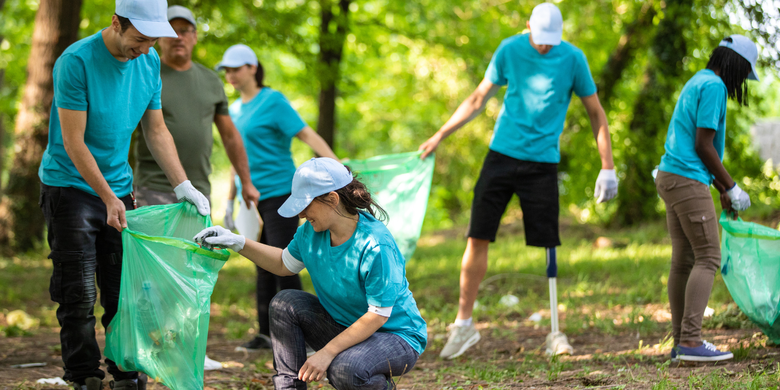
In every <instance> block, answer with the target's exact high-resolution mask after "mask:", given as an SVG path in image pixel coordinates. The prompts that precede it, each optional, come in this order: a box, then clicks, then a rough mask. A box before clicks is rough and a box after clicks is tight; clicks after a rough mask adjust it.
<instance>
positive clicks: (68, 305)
mask: <svg viewBox="0 0 780 390" xmlns="http://www.w3.org/2000/svg"><path fill="white" fill-rule="evenodd" d="M121 200H122V202H124V204H125V207H126V208H127V209H128V210H132V209H133V200H132V198H131V196H130V195H128V196H125V197H124V198H122V199H121ZM39 204H40V206H41V210H42V211H43V216H44V218H45V219H46V226H47V227H48V229H49V236H48V240H49V247H50V248H51V254H50V255H49V258H50V259H51V261H52V263H53V265H54V271H53V272H52V276H51V283H50V285H49V293H50V294H51V299H52V301H54V302H57V303H59V307H58V308H57V320H58V321H59V323H60V326H61V327H62V329H61V330H60V342H61V343H62V362H63V363H64V364H65V375H63V376H62V378H63V379H64V380H66V381H71V382H76V383H83V382H84V379H86V378H88V377H97V378H100V379H103V378H105V373H104V372H103V370H101V369H100V358H101V353H100V347H98V343H97V341H96V340H95V322H96V320H95V315H94V306H95V302H96V301H97V289H96V287H99V288H100V305H101V306H103V309H105V314H103V318H101V320H100V322H101V323H102V324H103V327H104V328H105V327H108V324H109V323H110V322H111V319H112V318H114V315H115V314H116V311H117V305H118V303H119V284H120V280H121V272H122V235H121V233H119V232H118V231H117V230H116V229H114V228H113V227H111V226H109V225H108V224H107V223H106V216H107V215H106V206H105V204H104V203H103V201H102V200H101V199H100V198H99V197H97V196H94V195H91V194H88V193H86V192H84V191H81V190H77V189H75V188H69V187H51V186H47V185H45V184H43V183H41V197H40V201H39ZM95 276H97V285H96V283H95ZM106 364H107V365H108V372H109V373H111V375H113V376H114V379H116V380H122V379H135V378H137V377H138V373H137V372H122V371H119V369H118V368H117V366H116V364H114V362H112V361H111V360H109V359H106Z"/></svg>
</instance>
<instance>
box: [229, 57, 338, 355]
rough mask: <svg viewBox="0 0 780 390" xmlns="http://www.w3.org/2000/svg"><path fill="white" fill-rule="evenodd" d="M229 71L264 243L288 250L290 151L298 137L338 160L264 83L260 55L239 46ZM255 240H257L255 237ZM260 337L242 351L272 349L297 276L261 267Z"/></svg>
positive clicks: (291, 230) (294, 222) (292, 221)
mask: <svg viewBox="0 0 780 390" xmlns="http://www.w3.org/2000/svg"><path fill="white" fill-rule="evenodd" d="M221 69H224V70H225V78H226V79H227V81H228V82H229V83H230V84H231V85H233V87H235V88H236V90H238V91H239V92H240V93H241V99H238V100H236V101H235V102H234V103H233V104H231V105H230V109H229V111H230V118H231V119H232V120H233V123H235V125H236V128H238V131H239V133H240V134H241V138H242V139H243V141H244V147H245V148H246V154H247V159H248V162H249V173H250V176H251V177H252V184H254V185H255V187H256V188H257V190H258V191H260V200H259V202H258V204H257V211H258V212H259V213H260V217H261V218H262V219H263V222H264V228H263V232H262V234H261V236H260V242H262V243H264V244H268V245H271V246H275V247H277V248H284V247H286V246H287V244H289V243H290V240H292V238H293V236H294V235H295V231H296V229H297V228H298V218H283V217H281V216H279V214H278V213H277V212H276V210H277V209H278V208H279V206H281V205H282V203H284V201H285V200H287V198H288V197H289V196H290V186H291V185H292V178H293V174H294V173H295V163H294V162H293V159H292V153H291V152H290V146H291V144H292V139H293V137H298V138H299V139H300V140H301V141H303V142H305V143H306V144H308V145H309V146H310V147H311V148H312V150H314V152H315V153H316V154H318V155H320V156H326V157H331V158H336V155H335V154H333V151H332V150H331V149H330V147H329V146H328V144H327V143H325V141H324V140H323V139H322V137H320V136H319V135H318V134H317V133H315V132H314V130H312V128H311V127H309V126H307V125H306V122H304V121H303V119H301V117H300V115H298V113H297V112H296V111H295V109H294V108H293V107H292V106H291V105H290V102H289V101H288V100H287V99H286V98H285V97H284V95H282V94H281V93H279V92H278V91H275V90H273V89H271V88H269V87H268V86H266V85H264V84H263V77H264V72H263V66H262V65H261V64H260V63H259V62H258V61H257V56H256V55H255V53H254V51H252V49H250V48H249V47H248V46H246V45H234V46H231V47H230V48H228V49H227V51H225V55H224V56H223V57H222V61H221V62H220V63H219V65H217V70H221ZM235 193H236V191H235V186H234V185H233V183H231V191H230V196H229V199H228V205H227V210H226V212H225V221H226V225H227V226H228V227H230V228H232V226H231V221H232V214H233V200H234V198H235ZM251 238H252V239H255V238H256V237H251ZM256 288H257V290H256V299H257V317H258V322H259V324H260V329H259V331H258V335H257V336H256V337H254V338H253V339H252V340H250V341H248V342H246V343H245V344H243V345H242V346H240V347H238V348H237V350H245V351H256V350H259V349H267V348H271V343H270V338H269V336H270V328H269V326H270V325H269V321H268V310H269V305H270V303H271V299H273V297H274V295H276V293H277V292H278V291H281V290H285V289H299V290H300V289H301V281H300V278H298V276H297V275H293V276H288V277H280V276H276V275H273V274H271V273H269V272H267V271H265V270H264V269H262V268H259V267H258V268H257V285H256Z"/></svg>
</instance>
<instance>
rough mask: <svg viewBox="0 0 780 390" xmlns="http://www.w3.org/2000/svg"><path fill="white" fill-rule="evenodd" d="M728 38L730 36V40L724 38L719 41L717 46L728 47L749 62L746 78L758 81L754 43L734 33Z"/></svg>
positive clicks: (756, 50)
mask: <svg viewBox="0 0 780 390" xmlns="http://www.w3.org/2000/svg"><path fill="white" fill-rule="evenodd" d="M729 38H731V42H729V41H727V40H725V39H724V40H722V41H720V45H718V46H725V47H728V48H729V49H731V50H734V51H735V52H737V54H739V55H741V56H742V58H744V59H746V60H748V62H749V63H750V74H748V79H750V80H756V81H758V75H757V74H756V60H758V48H757V47H756V44H755V43H753V41H751V40H750V38H748V37H746V36H744V35H739V34H734V35H732V36H730V37H729Z"/></svg>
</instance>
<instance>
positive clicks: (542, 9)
mask: <svg viewBox="0 0 780 390" xmlns="http://www.w3.org/2000/svg"><path fill="white" fill-rule="evenodd" d="M528 24H529V25H530V27H531V36H532V38H533V40H534V43H535V44H537V45H553V46H557V45H560V44H561V36H562V35H563V16H561V10H559V9H558V7H556V6H555V4H552V3H542V4H539V5H537V6H536V7H534V10H533V12H532V13H531V20H529V21H528Z"/></svg>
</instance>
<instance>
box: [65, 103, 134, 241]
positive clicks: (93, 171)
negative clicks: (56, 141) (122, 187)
mask: <svg viewBox="0 0 780 390" xmlns="http://www.w3.org/2000/svg"><path fill="white" fill-rule="evenodd" d="M57 113H58V114H59V117H60V128H61V129H62V143H63V145H64V147H65V152H67V153H68V157H70V160H71V161H73V165H74V166H75V167H76V170H78V171H79V174H81V177H83V178H84V180H85V181H86V182H87V184H89V186H90V187H92V189H93V190H95V192H96V193H97V194H98V196H100V199H101V200H102V201H103V203H105V204H106V212H107V214H108V215H107V219H106V223H108V225H109V226H111V227H113V228H115V229H116V230H119V231H120V232H121V231H122V229H124V228H126V227H127V221H126V219H125V204H124V203H122V201H121V200H119V198H118V197H117V196H116V194H114V191H113V190H111V187H110V186H109V185H108V182H106V179H105V177H103V173H102V172H101V171H100V167H98V164H97V161H96V160H95V157H94V156H93V155H92V152H90V151H89V148H88V147H87V144H86V143H84V133H85V132H86V130H87V112H86V111H74V110H67V109H64V108H57Z"/></svg>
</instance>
